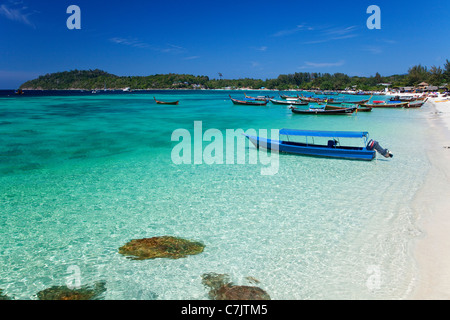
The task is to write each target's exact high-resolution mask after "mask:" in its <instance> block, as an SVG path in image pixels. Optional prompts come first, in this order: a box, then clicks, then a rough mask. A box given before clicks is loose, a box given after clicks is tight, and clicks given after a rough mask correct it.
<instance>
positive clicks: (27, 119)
mask: <svg viewBox="0 0 450 320" xmlns="http://www.w3.org/2000/svg"><path fill="white" fill-rule="evenodd" d="M230 93H231V95H232V96H233V97H236V98H240V97H243V92H240V91H236V92H228V91H176V92H174V91H164V92H156V93H142V94H117V95H108V94H92V95H85V96H70V95H69V96H52V97H48V96H43V97H26V96H24V97H9V98H0V200H1V201H0V232H1V233H0V234H1V237H0V288H1V289H3V290H4V293H6V294H8V295H9V296H13V297H15V298H16V299H36V293H37V292H39V291H40V290H43V289H46V288H48V287H51V286H56V285H64V284H65V283H66V281H67V279H68V277H70V275H71V273H70V270H71V269H70V267H71V266H76V267H77V268H79V270H80V275H81V283H82V284H83V285H85V284H86V285H90V284H94V283H95V282H97V281H105V282H106V288H107V291H106V293H105V295H104V298H105V299H167V300H171V299H207V298H208V295H207V294H208V290H207V289H206V288H205V287H204V286H203V285H202V283H201V275H202V274H204V273H209V272H216V273H227V274H229V275H230V277H231V278H232V280H233V282H234V283H236V284H248V280H247V279H246V277H249V276H251V277H254V278H256V279H258V280H259V281H260V283H259V284H258V286H260V287H261V288H263V289H265V290H266V291H267V292H268V293H269V295H270V296H271V298H272V299H397V298H403V297H405V296H406V295H407V294H408V293H409V292H410V290H411V289H412V288H413V287H414V280H415V276H416V271H417V270H416V266H415V263H414V260H413V257H412V254H411V247H412V243H413V241H414V239H416V238H417V237H418V236H419V235H420V231H419V229H418V228H417V227H416V225H415V222H416V219H417V215H418V213H417V212H415V211H414V210H413V208H412V207H411V202H412V200H413V198H414V195H415V193H416V192H417V191H418V190H419V188H420V187H421V185H422V183H423V181H424V179H425V176H426V173H427V171H428V169H429V167H430V164H429V162H428V159H427V156H426V153H425V145H426V130H427V125H426V117H427V116H428V114H429V110H428V108H427V107H424V108H421V109H419V110H407V109H398V110H388V109H378V110H373V112H371V113H363V112H360V113H358V114H353V115H352V116H304V115H293V114H292V113H291V112H290V110H289V109H288V108H286V107H284V106H279V105H271V104H268V105H267V106H266V107H256V106H235V105H233V104H232V103H231V102H230V101H229V98H228V94H230ZM256 94H262V92H261V93H252V94H251V95H256ZM264 94H267V93H264ZM269 94H271V95H273V93H272V92H270V93H269ZM154 95H156V96H157V98H159V99H161V100H180V105H178V106H163V105H156V104H155V103H154V101H153V96H154ZM358 98H359V97H358ZM194 121H202V124H203V130H206V129H209V128H217V129H219V130H221V131H222V132H225V130H226V129H238V128H242V129H244V130H246V129H250V128H253V129H256V130H259V129H280V128H299V129H311V130H356V131H369V132H370V135H371V138H373V139H375V140H377V141H379V142H380V144H381V145H382V146H383V147H385V148H389V149H390V150H391V151H392V152H393V153H394V158H393V159H389V160H386V159H384V158H380V157H378V160H376V161H373V162H360V161H347V160H332V159H323V158H313V157H301V156H293V155H280V156H279V172H278V174H276V175H273V176H265V175H261V167H262V165H260V164H256V165H255V164H249V163H247V164H241V165H237V164H236V165H231V164H228V165H227V164H223V165H207V164H201V165H194V164H191V165H176V164H174V163H173V162H172V160H171V152H172V149H173V147H174V146H175V145H176V142H172V141H171V135H172V132H173V131H174V130H175V129H178V128H185V129H188V130H191V131H192V130H193V124H194ZM205 145H206V143H205ZM162 235H172V236H179V237H183V238H187V239H192V240H197V241H201V242H203V243H204V244H205V245H206V247H205V251H204V252H203V253H202V254H200V255H196V256H189V257H187V258H183V259H179V260H166V259H155V260H146V261H134V260H130V259H127V258H125V257H124V256H122V255H120V254H119V253H118V248H119V247H120V246H122V245H123V244H125V243H126V242H128V241H129V240H131V239H137V238H145V237H153V236H162Z"/></svg>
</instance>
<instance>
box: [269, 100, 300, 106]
mask: <svg viewBox="0 0 450 320" xmlns="http://www.w3.org/2000/svg"><path fill="white" fill-rule="evenodd" d="M270 102H272V103H273V104H283V105H294V106H307V105H308V102H302V101H298V100H275V99H270Z"/></svg>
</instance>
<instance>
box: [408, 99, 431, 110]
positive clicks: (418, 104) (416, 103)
mask: <svg viewBox="0 0 450 320" xmlns="http://www.w3.org/2000/svg"><path fill="white" fill-rule="evenodd" d="M427 101H428V99H426V100H424V101H413V102H410V103H408V105H406V106H405V108H420V107H422V106H423V105H424V104H425V103H426V102H427Z"/></svg>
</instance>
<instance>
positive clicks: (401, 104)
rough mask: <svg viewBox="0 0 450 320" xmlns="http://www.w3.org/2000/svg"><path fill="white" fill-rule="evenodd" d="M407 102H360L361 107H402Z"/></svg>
mask: <svg viewBox="0 0 450 320" xmlns="http://www.w3.org/2000/svg"><path fill="white" fill-rule="evenodd" d="M408 104H409V102H395V103H390V102H386V101H385V102H383V103H372V104H369V103H364V104H362V106H363V107H370V108H403V107H404V106H406V105H408Z"/></svg>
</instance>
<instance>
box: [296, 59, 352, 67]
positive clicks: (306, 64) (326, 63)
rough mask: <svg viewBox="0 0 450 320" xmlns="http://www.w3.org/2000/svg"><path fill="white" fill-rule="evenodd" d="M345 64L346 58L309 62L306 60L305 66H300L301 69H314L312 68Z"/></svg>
mask: <svg viewBox="0 0 450 320" xmlns="http://www.w3.org/2000/svg"><path fill="white" fill-rule="evenodd" d="M344 64H345V61H344V60H341V61H338V62H309V61H306V62H305V65H304V66H301V67H299V69H312V68H330V67H340V66H343V65H344Z"/></svg>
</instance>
